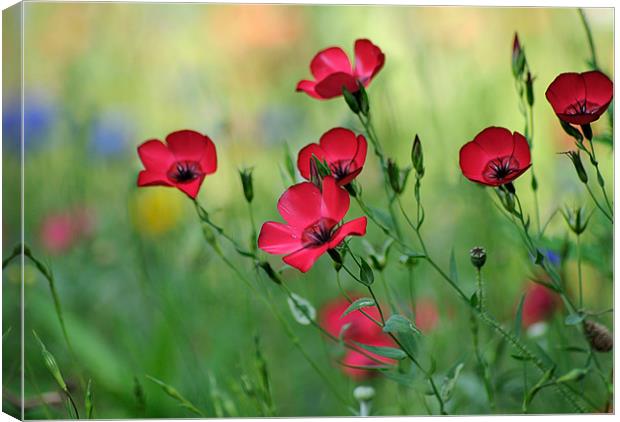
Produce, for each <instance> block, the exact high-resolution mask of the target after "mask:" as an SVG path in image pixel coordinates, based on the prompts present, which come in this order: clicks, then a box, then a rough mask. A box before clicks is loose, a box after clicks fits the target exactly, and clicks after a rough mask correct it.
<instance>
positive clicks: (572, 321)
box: [564, 313, 586, 325]
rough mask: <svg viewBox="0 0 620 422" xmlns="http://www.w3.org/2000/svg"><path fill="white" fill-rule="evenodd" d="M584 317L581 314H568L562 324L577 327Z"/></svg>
mask: <svg viewBox="0 0 620 422" xmlns="http://www.w3.org/2000/svg"><path fill="white" fill-rule="evenodd" d="M585 317H586V316H585V315H584V314H581V313H574V314H569V315H567V316H566V319H564V324H566V325H577V324H580V323H581V321H583V320H584V319H585Z"/></svg>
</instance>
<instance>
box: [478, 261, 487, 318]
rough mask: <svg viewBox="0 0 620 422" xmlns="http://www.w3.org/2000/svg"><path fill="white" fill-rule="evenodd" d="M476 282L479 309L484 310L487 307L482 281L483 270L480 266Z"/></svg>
mask: <svg viewBox="0 0 620 422" xmlns="http://www.w3.org/2000/svg"><path fill="white" fill-rule="evenodd" d="M476 284H477V286H478V309H479V310H480V311H482V310H483V309H485V306H484V301H485V297H484V285H483V283H482V271H480V268H478V267H476Z"/></svg>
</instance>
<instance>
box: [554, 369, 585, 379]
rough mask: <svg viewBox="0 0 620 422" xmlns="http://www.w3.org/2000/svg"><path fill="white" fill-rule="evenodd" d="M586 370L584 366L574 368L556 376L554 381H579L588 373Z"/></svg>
mask: <svg viewBox="0 0 620 422" xmlns="http://www.w3.org/2000/svg"><path fill="white" fill-rule="evenodd" d="M588 372H589V371H588V370H587V369H586V368H574V369H571V370H570V371H568V372H567V373H566V374H564V375H562V376H561V377H558V379H557V380H556V382H571V381H579V380H581V379H582V378H583V377H585V376H586V375H587V374H588Z"/></svg>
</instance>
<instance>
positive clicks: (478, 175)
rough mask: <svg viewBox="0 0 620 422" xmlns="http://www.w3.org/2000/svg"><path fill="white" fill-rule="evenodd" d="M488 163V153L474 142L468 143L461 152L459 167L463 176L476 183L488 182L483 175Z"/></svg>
mask: <svg viewBox="0 0 620 422" xmlns="http://www.w3.org/2000/svg"><path fill="white" fill-rule="evenodd" d="M488 161H489V158H488V157H487V154H486V152H485V151H484V150H483V149H482V148H480V145H478V144H477V143H475V142H474V141H471V142H468V143H466V144H465V145H463V146H462V147H461V150H460V151H459V166H460V167H461V171H462V172H463V176H465V177H467V178H468V179H469V180H473V181H474V182H480V183H485V182H486V181H485V179H484V177H483V176H482V173H483V171H484V168H485V166H486V164H487V163H488Z"/></svg>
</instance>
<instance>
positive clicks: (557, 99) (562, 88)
mask: <svg viewBox="0 0 620 422" xmlns="http://www.w3.org/2000/svg"><path fill="white" fill-rule="evenodd" d="M585 95H586V87H585V83H584V80H583V77H582V76H581V75H580V74H579V73H574V72H570V73H562V74H560V75H558V76H557V77H556V78H555V79H554V80H553V82H551V85H549V87H548V88H547V91H546V92H545V96H546V97H547V101H549V103H550V104H551V107H553V111H555V113H556V114H562V113H564V112H565V111H566V109H567V108H568V107H569V106H571V105H572V104H574V103H576V102H577V101H578V100H580V99H584V98H585Z"/></svg>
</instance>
